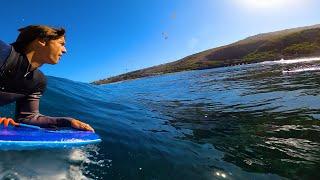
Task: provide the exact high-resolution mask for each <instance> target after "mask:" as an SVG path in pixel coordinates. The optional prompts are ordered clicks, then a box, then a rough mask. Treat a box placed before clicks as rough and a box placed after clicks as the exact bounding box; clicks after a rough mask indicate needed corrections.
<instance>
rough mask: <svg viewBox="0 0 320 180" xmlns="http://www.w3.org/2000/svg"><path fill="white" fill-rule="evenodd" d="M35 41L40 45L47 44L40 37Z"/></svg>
mask: <svg viewBox="0 0 320 180" xmlns="http://www.w3.org/2000/svg"><path fill="white" fill-rule="evenodd" d="M37 41H38V43H39V45H41V46H46V44H47V42H46V41H45V40H44V39H42V38H38V39H37Z"/></svg>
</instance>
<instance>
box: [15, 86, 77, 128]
mask: <svg viewBox="0 0 320 180" xmlns="http://www.w3.org/2000/svg"><path fill="white" fill-rule="evenodd" d="M41 96H42V95H41V92H36V93H32V94H30V95H27V96H25V97H24V98H21V99H19V100H17V101H16V121H17V122H19V123H25V124H30V125H36V126H40V127H46V128H48V127H49V128H54V127H70V126H71V120H72V119H73V118H70V117H50V116H45V115H42V114H40V112H39V101H40V98H41Z"/></svg>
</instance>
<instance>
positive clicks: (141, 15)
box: [0, 0, 320, 82]
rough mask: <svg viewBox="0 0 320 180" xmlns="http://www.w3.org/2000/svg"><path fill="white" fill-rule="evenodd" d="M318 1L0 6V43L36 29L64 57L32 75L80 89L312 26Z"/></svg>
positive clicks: (34, 0) (44, 0)
mask: <svg viewBox="0 0 320 180" xmlns="http://www.w3.org/2000/svg"><path fill="white" fill-rule="evenodd" d="M319 7H320V1H318V0H55V1H49V0H1V1H0V12H1V20H0V27H1V28H0V39H1V40H2V41H4V42H6V43H12V42H14V41H15V39H16V37H17V35H18V31H17V29H19V28H21V27H24V26H27V25H31V24H44V25H49V26H54V27H63V28H65V29H66V31H67V34H66V48H67V51H68V52H67V53H66V54H65V55H64V56H63V57H62V58H61V60H60V62H59V63H58V64H56V65H43V66H42V67H41V68H40V69H41V70H42V71H43V72H44V73H45V74H46V75H50V76H56V77H61V78H67V79H70V80H74V81H80V82H92V81H94V80H99V79H104V78H107V77H111V76H115V75H119V74H122V73H126V72H130V71H133V70H138V69H142V68H146V67H150V66H154V65H159V64H163V63H167V62H172V61H175V60H179V59H181V58H183V57H185V56H188V55H191V54H194V53H198V52H201V51H204V50H207V49H211V48H215V47H219V46H222V45H227V44H230V43H232V42H235V41H238V40H241V39H244V38H246V37H248V36H252V35H256V34H259V33H266V32H272V31H277V30H282V29H288V28H294V27H301V26H308V25H314V24H320V12H319Z"/></svg>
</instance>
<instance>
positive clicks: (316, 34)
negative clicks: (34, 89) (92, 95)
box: [93, 25, 320, 84]
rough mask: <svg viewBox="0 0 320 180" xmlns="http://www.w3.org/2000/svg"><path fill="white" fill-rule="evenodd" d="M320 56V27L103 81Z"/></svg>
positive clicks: (261, 37)
mask: <svg viewBox="0 0 320 180" xmlns="http://www.w3.org/2000/svg"><path fill="white" fill-rule="evenodd" d="M312 56H320V25H314V26H307V27H300V28H294V29H286V30H282V31H276V32H271V33H264V34H258V35H255V36H251V37H248V38H246V39H243V40H241V41H238V42H235V43H232V44H229V45H226V46H222V47H218V48H213V49H209V50H206V51H203V52H200V53H197V54H193V55H190V56H187V57H185V58H183V59H180V60H178V61H174V62H171V63H167V64H162V65H158V66H153V67H150V68H146V69H141V70H137V71H133V72H129V73H126V74H121V75H119V76H115V77H111V78H107V79H102V80H99V81H95V82H93V83H94V84H106V83H112V82H117V81H124V80H129V79H136V78H141V77H147V76H154V75H159V74H165V73H172V72H179V71H188V70H200V69H209V68H216V67H223V66H231V65H237V64H243V63H256V62H262V61H267V60H268V61H272V60H279V59H282V58H284V59H292V58H299V57H312Z"/></svg>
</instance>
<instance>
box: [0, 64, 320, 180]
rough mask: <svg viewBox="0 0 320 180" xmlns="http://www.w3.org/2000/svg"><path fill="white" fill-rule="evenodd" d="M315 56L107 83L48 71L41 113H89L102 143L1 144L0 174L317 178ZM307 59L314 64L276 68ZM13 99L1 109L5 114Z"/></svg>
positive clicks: (319, 110)
mask: <svg viewBox="0 0 320 180" xmlns="http://www.w3.org/2000/svg"><path fill="white" fill-rule="evenodd" d="M317 63H318V62H317V61H312V62H300V63H288V64H285V63H280V62H278V63H261V64H252V65H244V66H234V67H226V68H218V69H211V70H204V71H192V72H183V73H176V74H170V75H164V76H157V77H152V78H144V79H139V80H135V81H128V82H123V83H118V84H110V85H104V86H93V85H89V84H85V83H78V82H72V81H69V80H65V79H60V78H54V77H49V87H48V90H47V92H46V94H45V95H44V97H43V100H42V102H41V108H42V111H41V112H42V113H43V114H48V115H55V116H72V117H76V118H79V119H82V120H84V121H87V122H88V123H90V124H91V125H92V126H93V127H94V128H95V129H96V132H97V133H98V134H100V136H101V137H102V139H103V142H102V143H100V144H98V145H93V146H87V147H83V148H75V149H64V150H33V151H2V152H1V157H0V172H1V173H0V177H2V178H13V179H30V178H33V179H165V180H166V179H177V180H178V179H179V180H180V179H286V178H288V179H319V178H320V97H319V93H320V68H318V69H317V67H316V66H317ZM306 65H308V67H310V66H312V67H315V69H313V70H312V71H308V70H303V69H302V72H296V73H283V72H282V71H283V70H286V69H289V68H290V69H294V68H297V67H301V66H306ZM300 69H301V68H300ZM13 107H14V105H13V104H12V105H9V106H6V107H1V111H2V112H3V113H4V114H7V115H12V114H13Z"/></svg>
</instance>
